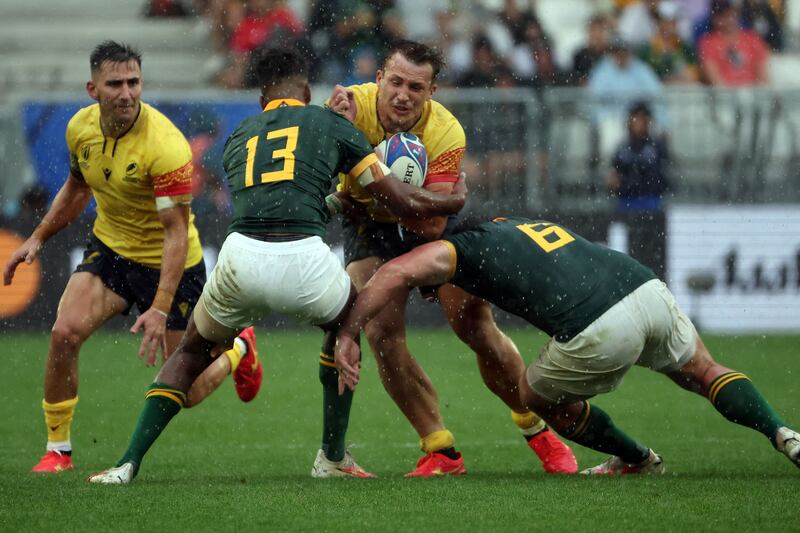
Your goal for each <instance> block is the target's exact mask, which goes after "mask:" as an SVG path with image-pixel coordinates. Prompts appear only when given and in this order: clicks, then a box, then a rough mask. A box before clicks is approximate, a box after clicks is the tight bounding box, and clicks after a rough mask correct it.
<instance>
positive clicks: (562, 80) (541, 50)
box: [531, 40, 570, 89]
mask: <svg viewBox="0 0 800 533" xmlns="http://www.w3.org/2000/svg"><path fill="white" fill-rule="evenodd" d="M531 57H532V58H533V62H534V74H533V78H532V80H531V84H532V85H533V86H534V87H535V88H537V89H542V88H545V87H558V86H563V85H567V84H568V83H569V80H570V76H569V74H568V73H566V72H564V71H562V70H561V69H560V68H559V67H558V65H557V64H556V61H555V57H554V55H553V49H552V48H551V47H550V43H549V42H548V41H547V40H541V41H538V42H536V43H535V44H534V45H533V46H532V49H531Z"/></svg>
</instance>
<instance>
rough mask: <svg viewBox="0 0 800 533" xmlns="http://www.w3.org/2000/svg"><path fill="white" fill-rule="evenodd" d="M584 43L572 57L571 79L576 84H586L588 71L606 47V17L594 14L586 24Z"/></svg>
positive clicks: (601, 55) (598, 59)
mask: <svg viewBox="0 0 800 533" xmlns="http://www.w3.org/2000/svg"><path fill="white" fill-rule="evenodd" d="M586 38H587V40H586V45H585V46H584V47H583V48H580V49H579V50H578V51H577V52H575V55H574V56H573V58H572V81H573V83H574V84H576V85H586V82H587V81H589V73H590V72H591V70H592V68H593V67H594V66H595V65H596V64H597V62H598V61H600V59H602V57H603V55H605V53H606V51H607V48H608V19H607V18H606V17H605V16H604V15H595V16H593V17H592V18H591V19H589V23H588V24H587V25H586Z"/></svg>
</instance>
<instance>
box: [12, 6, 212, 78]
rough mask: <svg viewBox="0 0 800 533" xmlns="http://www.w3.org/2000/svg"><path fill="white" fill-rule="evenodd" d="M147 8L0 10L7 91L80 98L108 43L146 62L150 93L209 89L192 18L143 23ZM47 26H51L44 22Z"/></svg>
mask: <svg viewBox="0 0 800 533" xmlns="http://www.w3.org/2000/svg"><path fill="white" fill-rule="evenodd" d="M142 5H143V2H136V1H131V0H104V1H102V2H101V1H88V0H60V1H59V2H28V1H25V0H4V1H3V2H2V3H0V79H3V80H4V82H3V83H4V86H5V87H4V88H5V89H6V90H7V91H10V92H14V91H26V92H29V91H67V92H72V93H74V92H76V91H81V90H82V87H83V84H84V83H85V81H86V80H87V77H88V61H87V58H88V55H89V52H90V51H91V49H92V47H93V46H94V45H96V44H97V43H98V42H100V41H102V40H104V39H115V40H119V41H123V42H130V43H132V44H135V45H136V46H138V47H139V48H140V49H141V50H142V52H143V53H144V55H145V64H146V81H147V84H148V88H149V89H163V88H170V89H184V88H196V87H202V86H205V85H206V80H205V79H204V70H203V63H204V62H205V60H206V59H207V57H208V48H207V46H208V44H207V38H206V35H205V33H204V32H201V31H197V28H198V25H197V24H198V23H197V20H196V19H194V18H188V19H146V18H143V17H142V16H141V11H142ZM43 21H47V23H46V24H45V23H43Z"/></svg>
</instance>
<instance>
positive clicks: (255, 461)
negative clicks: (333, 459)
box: [0, 330, 800, 531]
mask: <svg viewBox="0 0 800 533" xmlns="http://www.w3.org/2000/svg"><path fill="white" fill-rule="evenodd" d="M259 334H260V337H259V345H260V346H261V347H262V351H263V353H264V359H265V371H266V374H265V385H264V389H263V390H262V393H261V395H260V396H259V397H258V398H257V399H256V400H255V401H253V402H252V403H251V404H246V405H245V404H241V403H240V402H239V401H238V399H236V397H235V393H234V392H233V387H232V386H231V384H230V383H225V384H224V385H223V387H222V388H221V389H220V390H219V391H217V393H216V394H215V395H214V396H212V397H211V398H209V399H208V400H207V401H206V402H205V403H204V404H202V405H200V406H198V407H197V408H194V409H192V410H187V411H185V412H183V413H181V414H180V415H179V416H178V417H177V418H176V419H175V420H174V421H173V423H172V424H171V425H170V427H169V428H168V429H167V431H166V432H165V434H164V435H163V437H162V438H161V439H160V440H159V441H158V442H157V443H156V445H155V446H154V448H153V449H152V450H151V452H150V454H149V455H148V457H147V460H146V462H145V464H144V465H143V467H142V471H141V473H140V475H139V477H138V478H137V479H136V481H135V482H134V484H132V485H130V486H126V487H96V486H92V485H89V484H88V483H86V482H85V478H86V476H87V475H88V474H90V473H91V472H94V471H97V470H100V469H102V468H105V467H107V466H108V465H110V464H112V463H113V462H114V461H115V460H116V459H117V458H118V457H119V455H120V454H121V453H122V451H123V450H124V448H125V446H126V445H127V441H128V438H129V436H130V432H131V430H132V428H133V425H134V423H135V420H136V417H137V415H138V412H139V408H140V406H141V404H142V394H143V392H144V390H145V388H146V386H147V384H148V383H149V381H150V380H151V379H152V377H153V370H151V369H146V368H144V367H143V365H141V363H140V361H139V360H138V359H137V358H136V355H135V350H136V347H137V342H136V339H135V338H132V337H130V336H128V335H127V334H126V333H123V332H119V333H115V332H107V333H102V334H100V335H98V336H97V337H96V338H94V339H91V340H90V341H89V342H88V343H87V345H86V346H85V348H84V350H83V352H82V354H81V358H82V360H81V378H80V379H81V389H80V403H79V404H78V410H77V413H76V418H75V422H74V423H73V445H74V447H75V456H74V459H75V461H76V466H77V468H76V470H75V471H72V472H68V473H64V474H60V475H58V476H55V477H42V476H35V475H33V474H30V473H29V472H28V470H29V469H30V468H31V466H32V465H33V464H34V463H35V461H36V459H38V457H39V455H40V454H41V453H42V449H43V446H44V440H45V432H44V427H43V423H42V416H41V408H40V403H41V378H42V369H43V361H44V355H45V351H46V347H47V340H48V339H47V337H46V335H42V334H37V335H33V334H31V335H17V334H3V336H2V338H3V345H4V347H5V348H6V350H5V358H4V361H5V364H4V372H3V377H2V398H3V401H2V402H0V420H2V421H3V422H2V428H3V430H2V433H1V435H2V439H0V530H2V531H20V530H25V531H76V530H77V531H85V530H126V531H127V530H137V531H143V530H150V531H153V530H165V529H169V530H174V531H181V530H183V531H186V530H200V531H207V530H223V531H228V530H243V531H266V530H292V531H294V530H351V531H352V530H387V531H407V530H412V529H421V530H448V531H450V530H470V531H472V530H476V531H484V530H495V531H511V530H515V531H519V530H539V529H541V530H595V531H596V530H611V529H621V528H625V529H635V530H704V531H705V530H731V529H737V530H743V529H748V528H758V529H760V530H766V529H778V528H780V529H783V530H796V529H797V528H798V527H800V526H799V525H798V522H797V518H798V512H797V498H796V493H797V487H798V486H800V485H798V484H799V483H800V471H798V470H797V469H795V468H793V467H792V466H791V465H790V464H789V463H788V462H787V461H786V460H785V459H784V458H783V457H782V456H781V455H779V454H777V453H776V452H774V451H772V450H771V448H770V446H769V444H768V443H767V442H766V440H765V439H764V438H763V437H761V436H760V435H759V434H757V433H755V432H753V431H750V430H747V429H743V428H739V427H736V426H733V425H731V424H729V423H727V422H725V421H724V420H723V419H722V418H721V417H720V416H719V415H717V414H716V412H715V411H714V410H713V409H711V407H710V406H709V405H708V403H707V402H706V401H704V400H703V399H701V398H699V397H694V396H692V395H690V394H688V393H685V392H682V391H679V390H678V389H677V388H676V387H675V386H674V385H672V384H671V383H670V382H668V381H667V380H666V379H665V378H663V377H661V376H658V375H655V374H652V373H650V372H647V371H645V370H640V369H634V370H633V371H632V372H631V373H630V374H629V375H628V376H627V379H626V381H625V383H624V384H623V385H622V387H621V388H620V389H619V390H618V391H617V392H615V393H613V394H611V395H607V396H605V397H601V398H598V399H596V403H597V404H598V405H601V406H603V408H604V409H605V410H606V411H608V412H609V413H610V414H611V415H612V416H613V417H614V419H615V421H616V422H617V424H618V425H620V426H621V427H623V428H625V429H627V430H628V431H629V432H630V433H631V434H633V435H634V436H637V437H639V438H640V439H642V440H643V441H644V442H646V443H647V444H648V445H650V446H652V447H653V448H654V449H656V450H657V451H658V452H659V453H661V454H663V456H664V458H665V461H666V464H667V468H668V472H669V473H668V474H667V475H665V476H661V477H658V478H626V479H584V478H578V477H551V476H546V475H544V474H543V473H542V472H541V468H540V466H539V464H538V461H537V460H536V459H535V457H534V456H533V454H532V453H531V452H530V451H529V450H528V449H527V447H526V446H525V445H524V442H523V441H522V438H521V437H520V436H519V434H518V433H517V430H516V429H515V428H514V426H513V424H512V423H511V421H510V418H509V416H508V412H507V410H506V409H505V407H504V406H503V405H502V404H501V403H500V402H499V400H497V399H495V398H494V397H493V396H492V395H491V394H490V393H489V392H488V391H487V390H486V388H485V387H484V386H483V385H482V383H481V381H480V377H479V375H478V371H477V368H476V366H475V363H474V357H473V356H472V354H470V353H469V352H468V350H466V349H465V348H464V346H463V345H461V344H460V343H459V342H458V341H457V340H456V339H455V337H454V336H453V335H452V333H450V332H448V331H444V330H442V331H416V332H413V333H412V335H411V336H410V345H411V348H412V351H413V352H414V353H415V354H417V357H418V358H419V359H420V361H421V363H422V364H423V366H424V367H425V369H426V370H427V372H428V373H429V375H430V376H431V379H432V380H433V382H434V383H435V384H436V386H437V388H438V391H439V395H440V401H441V405H442V412H443V415H444V417H445V420H446V422H447V424H448V426H449V428H450V429H451V430H452V431H453V432H454V433H455V435H456V438H457V441H458V442H457V444H458V446H459V449H460V450H461V451H462V452H463V453H464V456H465V458H466V463H467V469H468V470H469V475H468V476H465V477H463V478H453V479H435V480H406V479H403V477H402V475H403V473H405V472H407V471H408V470H410V469H411V468H412V467H413V465H414V463H415V461H416V459H417V458H418V456H419V452H418V448H417V439H416V435H415V434H414V432H413V431H412V430H411V428H410V426H409V425H408V424H407V423H406V422H405V420H404V419H403V418H402V417H401V415H400V413H399V411H398V410H397V408H396V407H395V406H394V404H393V403H392V402H391V401H390V400H389V398H388V397H387V396H386V394H385V393H384V392H383V389H382V387H381V386H380V383H379V381H378V378H377V373H376V372H375V365H374V363H373V362H372V361H371V360H369V359H367V360H366V369H365V371H364V379H363V380H362V383H361V385H360V386H359V391H358V395H357V397H356V402H355V405H354V410H353V416H352V419H351V431H350V434H349V440H350V441H351V442H352V450H353V453H354V454H355V456H356V457H357V458H358V460H359V461H360V462H361V463H362V464H363V465H365V466H367V467H368V468H369V469H370V470H372V471H374V472H376V473H377V474H378V475H380V476H381V479H378V480H374V481H359V480H325V481H318V480H312V479H311V478H310V476H309V471H310V468H311V463H312V461H313V458H314V455H315V452H316V449H317V446H318V441H319V433H320V428H319V423H320V417H319V413H320V389H319V384H318V381H317V354H318V353H319V352H318V349H319V340H320V339H319V336H318V335H317V334H316V332H314V331H312V330H303V332H294V331H277V332H274V333H272V332H267V331H265V330H261V331H260V332H259ZM511 335H512V337H514V339H515V340H516V341H517V344H518V345H519V346H520V349H521V350H522V351H523V354H524V357H525V359H526V360H530V359H531V358H532V357H533V356H534V355H535V354H536V353H537V351H538V349H539V347H540V346H541V345H542V344H543V343H544V340H545V339H544V337H542V336H539V335H536V334H534V333H533V332H532V331H531V330H524V331H514V332H511ZM706 341H707V344H708V345H709V348H710V349H711V350H712V353H714V354H715V355H716V357H717V358H718V359H719V360H721V361H722V362H724V363H725V364H727V365H729V366H731V367H734V368H736V369H738V370H740V371H742V372H745V373H747V374H748V375H749V376H750V377H751V378H752V379H753V381H754V382H755V383H756V384H757V385H759V387H760V388H761V390H762V392H763V393H764V394H765V395H766V396H767V398H769V399H770V401H771V402H772V403H773V405H774V406H775V407H776V408H777V409H778V410H779V411H780V412H781V413H782V414H783V415H784V417H785V418H786V419H787V421H789V422H791V423H794V424H795V425H800V406H798V402H797V398H798V393H800V379H798V377H800V359H798V347H800V338H799V337H778V336H772V337H712V336H708V337H707V338H706ZM576 454H577V456H578V461H579V463H580V464H581V466H584V467H585V466H591V465H593V464H596V463H598V462H600V461H602V460H603V459H604V457H603V456H601V455H599V454H597V453H595V452H592V451H589V450H585V449H582V448H579V449H576Z"/></svg>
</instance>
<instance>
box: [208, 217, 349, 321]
mask: <svg viewBox="0 0 800 533" xmlns="http://www.w3.org/2000/svg"><path fill="white" fill-rule="evenodd" d="M349 295H350V276H348V275H347V272H345V270H344V268H343V267H342V263H341V261H340V260H339V258H338V257H336V255H335V254H334V253H333V252H332V251H331V249H330V247H329V246H328V245H327V244H325V243H324V242H323V240H322V239H321V238H320V237H316V236H315V237H308V238H305V239H301V240H298V241H289V242H263V241H259V240H256V239H251V238H249V237H246V236H244V235H242V234H240V233H231V234H230V235H228V237H227V238H226V239H225V242H224V243H223V244H222V249H221V250H220V252H219V258H218V260H217V264H216V266H215V267H214V270H213V271H212V272H211V275H210V276H209V278H208V282H207V283H206V285H205V287H204V288H203V296H202V300H203V303H204V305H205V307H206V310H207V311H208V314H209V315H210V316H211V318H213V319H214V320H216V321H217V322H219V323H220V324H222V325H223V326H227V327H229V328H231V329H242V328H245V327H247V326H250V325H252V324H253V322H254V321H256V320H258V319H259V318H262V317H264V316H266V315H267V314H269V313H272V312H276V313H281V314H284V315H287V316H291V317H294V318H296V319H297V320H299V321H300V322H304V323H311V324H315V325H319V324H325V323H327V322H330V321H332V320H333V319H334V318H336V317H337V316H338V315H339V313H340V312H341V311H342V309H344V306H345V304H346V303H347V299H348V296H349Z"/></svg>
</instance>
